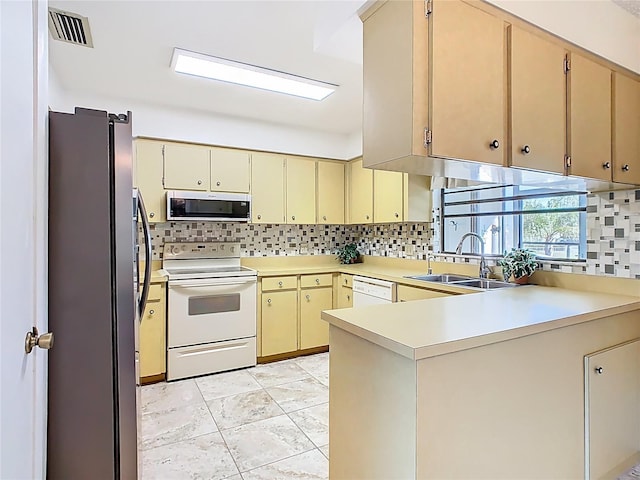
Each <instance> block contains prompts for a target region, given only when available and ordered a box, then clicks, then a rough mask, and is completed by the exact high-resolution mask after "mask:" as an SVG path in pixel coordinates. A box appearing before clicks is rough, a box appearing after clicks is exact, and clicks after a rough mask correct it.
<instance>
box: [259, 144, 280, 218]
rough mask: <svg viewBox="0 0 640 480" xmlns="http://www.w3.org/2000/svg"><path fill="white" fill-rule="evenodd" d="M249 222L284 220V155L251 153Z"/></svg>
mask: <svg viewBox="0 0 640 480" xmlns="http://www.w3.org/2000/svg"><path fill="white" fill-rule="evenodd" d="M251 222H252V223H283V222H284V157H281V156H279V155H270V154H267V153H254V154H253V155H252V159H251Z"/></svg>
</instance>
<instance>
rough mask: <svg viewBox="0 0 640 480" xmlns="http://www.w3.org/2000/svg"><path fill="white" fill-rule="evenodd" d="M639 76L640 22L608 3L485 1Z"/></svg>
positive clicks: (588, 0) (601, 0) (581, 0)
mask: <svg viewBox="0 0 640 480" xmlns="http://www.w3.org/2000/svg"><path fill="white" fill-rule="evenodd" d="M487 1H488V2H489V3H492V4H494V5H496V6H498V7H500V8H502V9H503V10H506V11H508V12H510V13H512V14H514V15H516V16H518V17H521V18H523V19H525V20H527V21H529V22H531V23H533V24H535V25H538V26H539V27H541V28H543V29H545V30H547V31H549V32H551V33H554V34H556V35H558V36H560V37H562V38H564V39H566V40H569V41H570V42H573V43H575V44H577V45H579V46H581V47H583V48H586V49H587V50H589V51H592V52H594V53H597V54H598V55H601V56H603V57H605V58H608V59H609V60H611V61H613V62H615V63H618V64H620V65H622V66H624V67H627V68H628V69H630V70H633V71H635V72H638V73H640V19H639V18H637V17H634V16H633V15H631V14H630V13H629V12H627V11H625V10H623V9H622V8H621V7H619V6H618V5H616V4H615V3H613V2H612V1H610V0H487Z"/></svg>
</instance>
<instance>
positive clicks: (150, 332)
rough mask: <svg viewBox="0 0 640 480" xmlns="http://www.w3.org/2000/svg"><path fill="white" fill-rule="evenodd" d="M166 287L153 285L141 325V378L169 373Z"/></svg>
mask: <svg viewBox="0 0 640 480" xmlns="http://www.w3.org/2000/svg"><path fill="white" fill-rule="evenodd" d="M164 288H165V287H164V285H152V286H151V289H152V290H151V292H150V294H149V300H148V302H147V307H146V308H145V310H144V316H143V317H142V322H141V323H140V376H141V377H149V376H152V375H161V374H163V373H165V372H166V371H167V368H166V366H167V364H166V358H167V344H166V323H167V319H166V313H165V298H166V297H165V294H164Z"/></svg>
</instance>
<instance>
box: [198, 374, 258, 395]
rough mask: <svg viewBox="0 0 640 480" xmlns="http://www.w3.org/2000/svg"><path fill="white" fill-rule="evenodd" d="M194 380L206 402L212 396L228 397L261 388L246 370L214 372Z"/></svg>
mask: <svg viewBox="0 0 640 480" xmlns="http://www.w3.org/2000/svg"><path fill="white" fill-rule="evenodd" d="M195 381H196V384H197V385H198V388H199V389H200V391H201V392H202V396H203V397H204V399H205V400H206V401H207V402H208V401H209V400H213V399H214V398H222V397H228V396H230V395H237V394H238V393H245V392H251V391H254V390H260V389H261V388H262V387H261V386H260V384H259V383H258V382H256V380H255V379H254V378H253V377H252V376H251V375H250V374H249V373H248V372H247V370H236V371H233V372H224V373H215V374H213V375H207V376H206V377H199V378H196V380H195Z"/></svg>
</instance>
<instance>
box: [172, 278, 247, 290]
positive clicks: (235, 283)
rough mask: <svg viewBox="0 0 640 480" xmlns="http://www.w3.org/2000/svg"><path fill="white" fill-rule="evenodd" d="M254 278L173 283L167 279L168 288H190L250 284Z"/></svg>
mask: <svg viewBox="0 0 640 480" xmlns="http://www.w3.org/2000/svg"><path fill="white" fill-rule="evenodd" d="M252 283H256V280H255V279H253V280H238V281H224V282H220V283H191V282H189V283H174V282H171V281H169V288H174V287H175V288H191V287H224V286H225V285H250V284H252Z"/></svg>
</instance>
